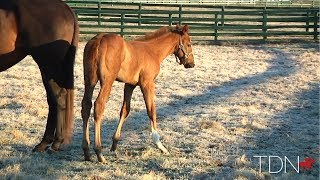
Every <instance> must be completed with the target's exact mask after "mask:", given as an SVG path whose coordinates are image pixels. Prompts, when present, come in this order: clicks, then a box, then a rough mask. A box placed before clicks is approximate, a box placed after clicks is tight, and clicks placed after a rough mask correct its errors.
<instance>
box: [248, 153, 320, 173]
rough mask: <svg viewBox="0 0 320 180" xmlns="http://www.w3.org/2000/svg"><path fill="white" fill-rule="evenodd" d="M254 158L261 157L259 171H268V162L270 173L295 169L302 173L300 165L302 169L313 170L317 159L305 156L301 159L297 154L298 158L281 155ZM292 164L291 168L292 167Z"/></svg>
mask: <svg viewBox="0 0 320 180" xmlns="http://www.w3.org/2000/svg"><path fill="white" fill-rule="evenodd" d="M253 157H254V158H259V172H260V173H261V172H262V171H266V170H267V168H266V164H267V165H268V172H269V173H270V174H277V173H280V172H282V171H284V173H287V172H288V169H289V170H290V169H291V171H292V170H294V171H296V172H297V173H300V167H301V169H302V170H311V169H312V165H313V163H315V162H316V161H315V160H314V159H312V158H309V157H308V158H305V159H304V161H301V162H300V161H299V159H300V157H299V156H297V158H296V159H294V160H293V159H291V160H290V159H289V158H288V157H287V156H284V158H281V157H279V156H253ZM290 166H291V168H290Z"/></svg>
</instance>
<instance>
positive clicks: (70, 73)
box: [64, 9, 79, 144]
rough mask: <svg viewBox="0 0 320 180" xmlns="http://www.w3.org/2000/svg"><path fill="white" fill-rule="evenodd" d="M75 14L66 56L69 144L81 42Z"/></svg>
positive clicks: (65, 140)
mask: <svg viewBox="0 0 320 180" xmlns="http://www.w3.org/2000/svg"><path fill="white" fill-rule="evenodd" d="M70 11H71V12H72V13H73V17H74V30H73V38H72V42H71V46H70V47H69V50H68V52H67V54H66V58H65V59H66V73H67V74H66V75H67V77H66V88H67V99H66V116H65V122H64V125H65V126H64V143H65V144H68V143H70V141H71V136H72V129H73V118H74V106H73V103H74V63H75V57H76V50H77V47H78V41H79V26H78V20H77V18H76V16H75V14H74V12H73V11H72V10H71V9H70Z"/></svg>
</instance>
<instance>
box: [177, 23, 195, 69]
mask: <svg viewBox="0 0 320 180" xmlns="http://www.w3.org/2000/svg"><path fill="white" fill-rule="evenodd" d="M173 32H175V33H177V34H178V35H179V41H178V45H177V47H176V49H175V51H174V55H175V56H176V60H177V62H178V63H179V64H183V65H184V67H185V68H193V67H194V65H195V64H194V60H193V53H192V47H191V39H190V36H189V34H188V32H189V26H188V25H184V26H183V27H180V26H179V25H177V26H176V27H175V29H174V30H173ZM178 59H179V61H178Z"/></svg>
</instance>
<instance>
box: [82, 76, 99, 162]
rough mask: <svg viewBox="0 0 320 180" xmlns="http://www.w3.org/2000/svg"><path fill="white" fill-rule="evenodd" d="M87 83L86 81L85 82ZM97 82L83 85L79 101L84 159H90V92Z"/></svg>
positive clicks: (91, 92)
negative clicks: (82, 94)
mask: <svg viewBox="0 0 320 180" xmlns="http://www.w3.org/2000/svg"><path fill="white" fill-rule="evenodd" d="M85 83H87V82H85ZM96 83H97V82H94V83H93V85H85V90H84V96H83V99H82V102H81V105H82V109H81V116H82V121H83V136H82V149H83V153H84V159H85V160H86V161H90V156H91V155H90V150H89V146H90V136H89V117H90V111H91V108H92V94H93V90H94V86H95V85H96Z"/></svg>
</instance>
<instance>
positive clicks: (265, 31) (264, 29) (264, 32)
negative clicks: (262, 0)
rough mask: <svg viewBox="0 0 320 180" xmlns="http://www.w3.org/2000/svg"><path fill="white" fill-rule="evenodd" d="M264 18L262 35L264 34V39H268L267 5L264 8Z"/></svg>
mask: <svg viewBox="0 0 320 180" xmlns="http://www.w3.org/2000/svg"><path fill="white" fill-rule="evenodd" d="M262 14H263V20H262V35H263V39H264V40H266V39H267V37H268V35H267V21H268V20H267V16H268V15H267V7H266V6H265V7H264V8H263V13H262Z"/></svg>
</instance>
